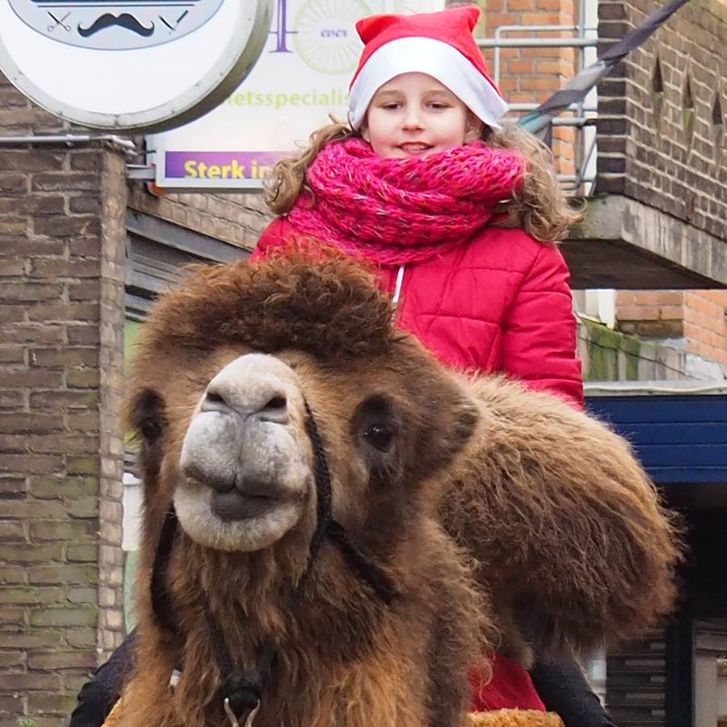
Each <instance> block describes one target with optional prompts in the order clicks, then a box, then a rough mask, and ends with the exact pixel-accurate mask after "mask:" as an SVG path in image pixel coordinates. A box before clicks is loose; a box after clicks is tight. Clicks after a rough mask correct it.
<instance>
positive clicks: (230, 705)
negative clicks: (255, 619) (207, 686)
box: [151, 402, 397, 727]
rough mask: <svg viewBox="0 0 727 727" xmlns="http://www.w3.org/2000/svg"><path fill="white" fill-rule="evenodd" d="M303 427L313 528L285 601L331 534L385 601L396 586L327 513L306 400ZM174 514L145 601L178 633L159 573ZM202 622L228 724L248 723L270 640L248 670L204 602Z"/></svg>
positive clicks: (271, 650) (326, 475)
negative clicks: (313, 499) (310, 468)
mask: <svg viewBox="0 0 727 727" xmlns="http://www.w3.org/2000/svg"><path fill="white" fill-rule="evenodd" d="M305 410H306V415H307V416H306V422H305V426H306V432H307V434H308V437H309V439H310V441H311V445H312V447H313V460H314V479H315V485H316V494H317V503H316V528H315V530H314V532H313V536H312V537H311V541H310V545H309V547H308V561H307V565H306V568H305V570H304V571H303V575H302V576H301V578H300V580H299V581H298V584H297V586H296V587H295V590H294V591H293V594H292V598H291V601H292V603H291V606H292V607H293V608H295V607H296V606H297V605H298V603H299V601H300V598H301V596H302V593H303V590H304V588H305V586H306V584H307V583H308V581H309V580H310V578H311V574H312V572H313V566H314V564H315V559H316V557H317V555H318V553H319V551H320V549H321V546H322V545H323V541H324V539H326V538H327V539H329V540H331V541H332V542H333V543H334V544H335V545H336V547H337V548H338V549H339V551H340V552H341V554H342V555H343V557H344V559H345V561H346V563H347V564H348V566H349V568H350V569H351V570H352V571H353V573H354V574H355V575H356V576H357V577H358V578H359V579H360V580H361V581H362V582H364V583H366V584H367V585H368V586H369V587H370V588H371V590H372V591H373V592H374V594H375V595H376V596H377V597H378V598H379V599H380V600H381V601H382V602H383V603H385V604H387V605H388V604H389V603H391V601H392V600H393V599H394V597H395V596H396V595H397V591H396V587H395V585H394V584H393V583H392V581H391V579H390V578H389V576H388V575H387V574H386V573H385V572H384V571H383V570H382V569H381V568H380V567H379V566H378V565H376V564H375V563H373V562H372V561H371V560H370V559H369V558H368V557H367V556H366V555H365V554H364V552H363V551H362V550H361V549H360V548H358V547H357V546H356V545H355V544H354V543H353V541H352V540H351V539H350V537H349V536H348V533H346V531H345V529H344V528H343V526H342V525H341V524H340V523H338V522H337V521H336V520H334V518H333V492H332V488H331V473H330V469H329V467H328V458H327V457H326V450H325V447H324V446H323V441H322V440H321V436H320V433H319V431H318V426H317V424H316V420H315V417H314V416H313V412H312V411H311V408H310V406H309V405H308V402H305ZM177 524H178V521H177V515H176V512H175V510H174V505H170V506H169V509H168V510H167V512H166V515H165V517H164V523H163V524H162V529H161V533H160V535H159V542H158V544H157V549H156V552H155V554H154V565H153V567H152V574H151V603H152V610H153V611H154V616H155V618H156V619H157V622H158V623H159V624H160V625H161V626H163V627H164V628H165V629H167V630H168V631H170V632H171V633H173V634H175V635H178V636H181V634H180V633H179V629H178V627H177V625H176V623H175V619H174V617H173V616H172V613H173V610H172V602H171V598H170V597H169V593H168V591H167V589H166V585H165V580H166V579H165V576H166V571H167V566H168V565H169V559H170V556H171V552H172V547H173V545H174V537H175V534H176V531H177ZM205 617H206V620H207V626H208V628H209V630H210V635H211V637H212V647H213V650H214V653H215V659H216V660H217V665H218V667H219V670H220V673H221V674H222V678H223V681H222V688H221V690H220V691H221V693H222V695H221V696H222V703H223V707H224V710H225V714H226V715H227V718H228V719H229V721H230V725H231V727H241V726H242V727H252V724H253V721H254V720H255V716H256V715H257V713H258V710H259V709H260V702H261V699H262V693H263V689H264V687H265V683H266V681H267V679H268V677H269V675H270V668H271V667H272V664H273V660H274V658H275V652H276V644H275V641H274V639H273V638H272V636H270V637H268V638H267V640H266V642H265V643H264V645H263V648H262V650H261V653H260V656H259V658H258V663H257V665H256V667H255V668H254V669H252V670H247V671H245V672H242V671H240V669H238V668H237V667H236V666H235V665H234V662H233V660H232V659H231V657H230V652H229V649H228V648H227V644H226V642H225V638H224V635H223V633H222V629H221V628H220V625H219V623H218V622H217V620H216V619H215V618H214V616H212V614H211V612H210V610H209V608H207V607H205ZM180 674H181V672H180V671H178V670H177V669H175V670H174V671H173V672H172V678H171V680H170V684H171V685H172V686H173V685H174V684H175V683H176V682H177V681H178V680H179V676H180Z"/></svg>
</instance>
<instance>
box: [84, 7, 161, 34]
mask: <svg viewBox="0 0 727 727" xmlns="http://www.w3.org/2000/svg"><path fill="white" fill-rule="evenodd" d="M114 25H118V26H119V27H121V28H125V29H126V30H131V31H132V32H133V33H136V34H137V35H141V36H143V37H144V38H148V37H149V36H150V35H151V34H152V33H153V32H154V23H152V24H151V28H145V27H144V26H143V25H142V24H141V23H140V22H139V21H138V20H137V19H136V18H135V17H134V16H133V15H130V14H129V13H121V15H112V14H111V13H104V14H103V15H102V16H101V17H99V18H96V20H94V21H93V23H92V24H91V25H90V26H89V27H88V28H82V27H81V26H80V25H79V26H78V34H79V35H80V36H82V37H83V38H88V37H90V36H92V35H93V34H94V33H98V32H99V31H101V30H105V29H106V28H112V27H113V26H114Z"/></svg>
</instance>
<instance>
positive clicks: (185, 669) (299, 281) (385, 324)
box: [114, 251, 679, 727]
mask: <svg viewBox="0 0 727 727" xmlns="http://www.w3.org/2000/svg"><path fill="white" fill-rule="evenodd" d="M393 313H394V310H393V307H392V303H391V301H390V300H389V298H388V297H387V296H386V295H384V294H382V293H381V292H379V290H378V289H377V286H376V281H375V275H374V273H372V272H371V271H369V270H367V269H366V268H365V267H362V266H361V265H360V264H358V263H355V262H353V261H350V260H346V259H343V258H341V257H340V256H337V255H333V254H331V255H317V256H315V259H312V258H311V256H310V255H309V254H307V253H305V252H301V251H294V252H291V253H288V254H287V255H283V256H276V257H272V258H271V259H268V260H265V261H257V262H255V263H253V264H246V263H237V264H233V265H221V266H211V267H206V268H203V269H197V270H195V271H194V272H193V273H192V274H191V275H190V276H189V277H188V278H187V279H186V280H185V281H184V282H183V284H182V285H181V286H180V287H179V288H178V289H177V290H174V291H172V292H170V293H168V294H166V295H164V296H162V297H161V298H160V300H159V301H158V302H157V303H156V305H155V308H154V310H153V312H152V314H151V316H150V318H149V320H148V321H147V323H146V324H145V326H144V330H143V333H142V335H141V342H140V344H139V347H138V350H137V356H136V363H135V367H134V371H133V375H132V376H131V378H130V391H129V394H128V404H127V418H128V422H129V425H130V427H131V428H132V429H133V430H134V431H135V432H136V433H137V436H138V439H139V442H140V453H139V464H140V469H141V472H142V477H143V482H144V527H143V533H144V534H143V544H142V549H141V561H142V566H141V569H140V571H141V572H140V577H139V583H138V602H139V603H138V611H139V618H140V621H139V626H138V629H139V631H138V641H137V644H138V647H137V651H138V653H137V663H136V666H135V670H134V672H133V674H132V676H131V677H130V679H129V682H128V685H127V688H126V690H125V693H124V696H123V698H122V700H121V702H120V704H119V705H117V709H116V710H115V712H114V722H115V724H117V725H120V726H121V727H128V726H131V727H141V726H142V725H150V724H152V725H155V727H192V726H194V727H212V726H213V725H214V726H215V727H218V726H219V725H226V724H230V725H245V726H246V727H249V725H252V724H254V727H280V726H283V725H284V726H285V727H364V726H366V727H435V726H436V727H460V725H464V724H466V721H467V720H468V719H469V720H472V721H471V724H482V725H485V724H487V725H495V724H502V725H505V724H508V725H543V726H545V725H551V724H552V725H555V724H559V723H560V722H559V720H558V718H557V716H555V715H547V714H544V713H533V714H527V713H525V712H523V713H519V714H514V713H513V714H509V715H500V717H501V718H502V719H501V721H497V720H498V715H497V713H488V714H483V715H480V716H479V717H468V716H467V711H468V706H469V704H470V700H471V689H472V685H471V679H472V674H473V673H478V674H482V675H483V678H486V677H487V673H488V671H487V670H488V663H489V662H488V658H489V657H488V655H491V654H492V653H493V650H495V649H500V650H506V651H508V653H510V654H512V655H514V656H515V657H516V658H518V659H520V660H521V662H522V663H523V664H525V665H527V664H528V663H529V660H530V659H531V658H532V653H533V648H534V649H536V650H537V652H538V654H539V655H541V656H542V655H544V654H545V655H548V654H551V655H554V654H557V653H558V650H559V649H560V648H562V647H563V646H564V645H568V646H569V647H572V648H575V649H589V648H592V647H594V646H596V645H602V644H604V643H607V642H609V641H610V640H611V639H613V638H615V639H624V638H629V637H632V636H636V635H638V634H639V633H641V631H642V630H643V629H645V628H647V627H649V626H651V625H653V624H654V622H655V621H656V620H657V619H659V618H660V617H662V616H663V615H664V614H666V613H668V611H669V609H670V607H671V605H672V601H673V598H674V595H675V589H674V579H673V575H674V568H675V565H676V563H677V562H678V560H679V544H678V537H677V535H676V529H675V525H674V522H673V519H672V518H671V516H670V515H669V514H668V513H667V512H666V511H665V510H664V509H663V508H662V506H661V504H660V503H659V499H658V496H657V493H656V491H655V489H654V487H653V486H652V485H651V483H650V482H649V480H648V477H647V476H646V475H645V474H644V472H643V470H642V469H641V467H640V466H639V464H638V463H637V461H636V460H635V458H634V456H633V454H632V451H631V449H630V447H629V445H628V443H626V442H625V441H624V440H623V439H622V438H620V437H619V436H617V435H616V434H614V433H613V432H611V431H610V430H609V429H608V428H607V427H606V426H605V425H603V424H601V423H599V422H597V421H595V420H594V419H591V418H589V417H588V416H587V415H585V414H582V413H579V412H576V411H573V410H572V409H571V408H570V407H569V406H568V405H566V404H564V403H562V402H560V401H558V400H557V399H556V398H554V397H553V396H550V395H547V394H539V393H533V392H529V391H526V390H525V389H524V388H522V387H521V386H520V385H518V384H516V383H514V382H509V381H506V380H504V379H502V378H497V377H494V378H493V377H487V378H473V377H471V376H468V375H466V374H461V373H457V372H452V371H448V370H446V369H445V368H444V367H442V366H441V365H440V364H439V363H437V362H436V361H435V360H434V358H433V357H432V356H431V355H430V354H429V353H428V352H427V351H426V350H425V349H424V348H423V346H422V345H421V344H419V342H418V341H416V340H415V339H414V338H413V337H412V336H410V335H409V334H407V333H405V332H402V331H400V330H398V329H397V328H396V326H395V325H394V323H393V319H394V316H393Z"/></svg>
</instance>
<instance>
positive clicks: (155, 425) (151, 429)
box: [139, 419, 162, 444]
mask: <svg viewBox="0 0 727 727" xmlns="http://www.w3.org/2000/svg"><path fill="white" fill-rule="evenodd" d="M139 432H140V433H141V436H142V437H144V439H145V440H146V441H147V442H148V443H149V444H152V443H153V442H154V441H156V440H157V439H158V438H159V435H160V434H161V433H162V425H161V424H160V423H159V422H158V421H157V420H156V419H144V421H143V422H141V424H139Z"/></svg>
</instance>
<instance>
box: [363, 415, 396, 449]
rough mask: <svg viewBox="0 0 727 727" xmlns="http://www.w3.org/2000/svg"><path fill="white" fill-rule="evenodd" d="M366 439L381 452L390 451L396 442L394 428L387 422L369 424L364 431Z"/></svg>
mask: <svg viewBox="0 0 727 727" xmlns="http://www.w3.org/2000/svg"><path fill="white" fill-rule="evenodd" d="M363 436H364V439H366V441H367V442H368V443H369V444H370V445H371V446H372V447H374V448H376V449H378V450H379V451H380V452H388V451H389V450H390V449H391V445H392V444H393V443H394V429H393V428H392V427H391V426H389V425H388V424H386V423H385V422H375V423H373V424H369V426H368V427H366V429H364V433H363Z"/></svg>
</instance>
